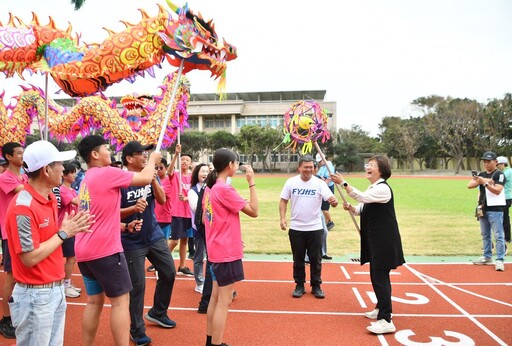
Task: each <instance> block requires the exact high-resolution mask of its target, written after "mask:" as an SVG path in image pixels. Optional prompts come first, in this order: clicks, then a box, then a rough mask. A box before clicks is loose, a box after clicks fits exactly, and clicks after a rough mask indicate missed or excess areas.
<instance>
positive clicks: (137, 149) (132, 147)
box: [121, 141, 155, 164]
mask: <svg viewBox="0 0 512 346" xmlns="http://www.w3.org/2000/svg"><path fill="white" fill-rule="evenodd" d="M154 147H155V146H154V145H153V144H148V145H142V144H140V142H139V141H130V142H128V143H127V144H126V145H125V146H124V148H123V154H122V155H121V159H122V160H123V164H126V162H125V161H126V156H132V155H133V154H135V153H141V152H143V151H146V150H151V149H153V148H154Z"/></svg>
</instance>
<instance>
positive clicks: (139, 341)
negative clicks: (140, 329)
mask: <svg viewBox="0 0 512 346" xmlns="http://www.w3.org/2000/svg"><path fill="white" fill-rule="evenodd" d="M130 339H132V341H133V342H134V343H135V345H137V346H145V345H147V344H150V343H151V341H153V340H151V338H150V337H149V336H147V335H146V334H143V335H141V336H133V335H131V334H130Z"/></svg>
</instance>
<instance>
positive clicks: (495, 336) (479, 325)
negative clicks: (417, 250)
mask: <svg viewBox="0 0 512 346" xmlns="http://www.w3.org/2000/svg"><path fill="white" fill-rule="evenodd" d="M404 267H405V268H407V269H409V270H410V271H411V273H413V274H414V275H415V276H416V277H417V278H418V279H420V280H421V281H423V282H425V283H427V284H428V285H429V286H430V288H431V289H432V290H434V291H435V292H436V293H437V294H439V295H440V296H441V297H442V298H444V300H446V301H447V302H448V303H449V304H450V305H451V306H453V307H454V308H455V309H457V310H459V311H460V312H461V313H462V314H463V315H464V316H465V317H467V318H468V319H469V320H470V321H471V322H473V323H474V324H476V325H477V326H478V327H480V329H482V330H483V331H484V332H485V333H486V334H487V335H489V336H490V337H491V338H492V339H493V340H494V341H496V342H497V343H498V344H500V345H506V343H505V342H504V341H503V340H501V339H500V338H499V337H498V336H497V335H496V334H494V333H493V332H491V331H490V330H489V329H488V328H487V327H486V326H484V325H483V324H482V323H480V322H479V321H478V320H477V319H476V318H475V317H474V316H472V315H470V314H469V313H468V312H467V311H466V310H464V309H463V308H461V307H460V306H459V305H458V304H457V303H455V302H454V301H453V300H452V299H450V298H449V297H448V296H447V295H446V294H444V293H443V292H441V291H440V290H439V289H438V288H437V287H435V285H432V284H431V283H429V282H428V281H427V280H426V279H425V278H424V277H423V276H422V275H423V274H422V273H420V272H419V271H417V270H416V269H413V268H411V267H410V266H409V265H408V264H404Z"/></svg>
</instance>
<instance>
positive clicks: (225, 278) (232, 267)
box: [212, 260, 245, 287]
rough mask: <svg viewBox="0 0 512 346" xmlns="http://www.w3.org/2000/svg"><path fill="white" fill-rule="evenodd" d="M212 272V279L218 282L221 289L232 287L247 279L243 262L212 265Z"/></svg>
mask: <svg viewBox="0 0 512 346" xmlns="http://www.w3.org/2000/svg"><path fill="white" fill-rule="evenodd" d="M212 272H213V273H212V274H213V275H212V279H213V280H215V281H217V284H218V285H219V287H222V286H227V285H231V284H234V283H235V282H237V281H242V280H243V279H245V277H244V266H243V265H242V260H237V261H234V262H225V263H212Z"/></svg>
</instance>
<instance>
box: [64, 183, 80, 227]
mask: <svg viewBox="0 0 512 346" xmlns="http://www.w3.org/2000/svg"><path fill="white" fill-rule="evenodd" d="M59 190H60V208H59V227H60V225H62V221H63V220H64V215H66V213H68V215H69V214H71V212H72V211H73V210H74V211H77V210H78V206H77V205H76V204H73V203H71V201H72V200H73V198H75V197H76V196H78V194H77V193H76V191H75V189H73V188H71V187H67V186H66V185H64V184H63V185H61V186H60V187H59Z"/></svg>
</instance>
